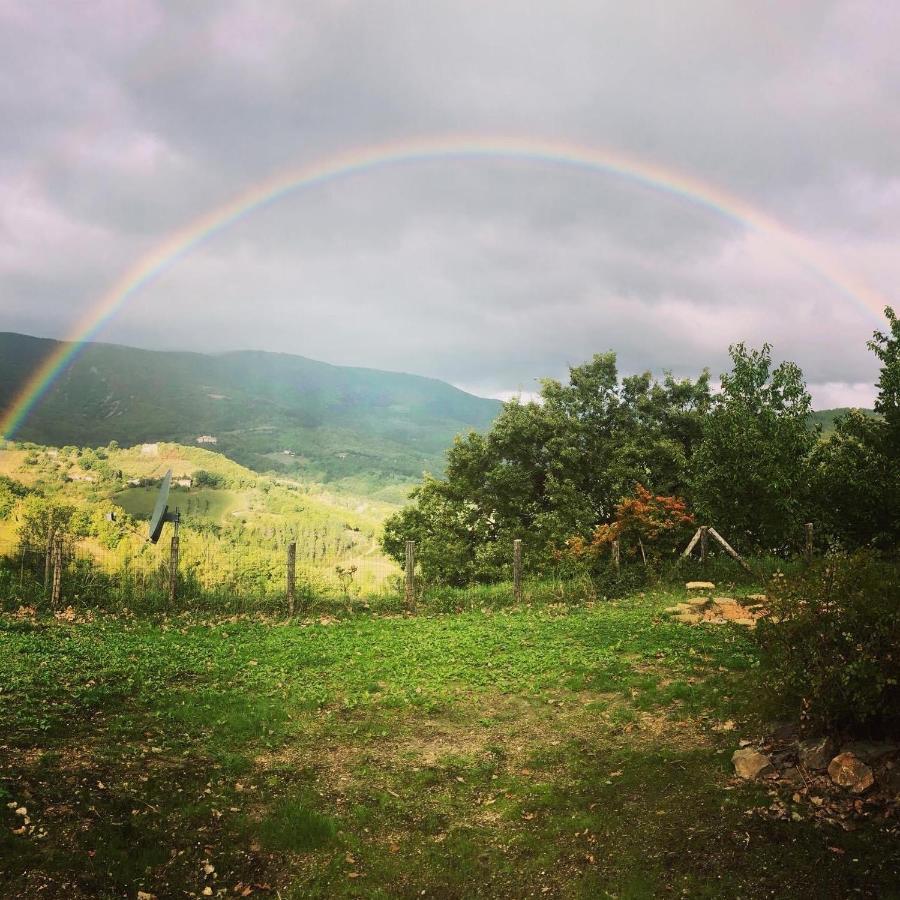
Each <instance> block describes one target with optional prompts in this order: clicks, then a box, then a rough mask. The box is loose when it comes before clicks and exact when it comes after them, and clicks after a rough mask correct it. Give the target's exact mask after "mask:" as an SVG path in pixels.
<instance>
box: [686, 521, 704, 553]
mask: <svg viewBox="0 0 900 900" xmlns="http://www.w3.org/2000/svg"><path fill="white" fill-rule="evenodd" d="M702 533H703V529H702V528H698V529H697V530H696V531H695V532H694V536H693V537H692V538H691V542H690V543H689V544H688V545H687V547H685V549H684V553H682V554H681V558H682V559H686V558H687V557H688V556H690V555H691V550H693V549H694V547H696V546H697V541H699V540H700V535H701V534H702Z"/></svg>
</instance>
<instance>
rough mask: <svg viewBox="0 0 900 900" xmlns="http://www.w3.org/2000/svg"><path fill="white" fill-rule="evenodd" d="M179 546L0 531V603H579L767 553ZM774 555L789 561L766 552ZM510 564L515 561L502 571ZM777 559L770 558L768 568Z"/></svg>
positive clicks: (428, 606)
mask: <svg viewBox="0 0 900 900" xmlns="http://www.w3.org/2000/svg"><path fill="white" fill-rule="evenodd" d="M183 535H184V538H185V539H184V540H181V541H179V542H178V543H177V544H176V545H175V546H176V548H177V552H176V553H175V554H174V556H173V545H172V544H171V543H170V542H169V541H164V542H161V543H160V544H158V545H153V544H148V543H145V542H141V543H139V544H138V543H132V544H128V543H123V544H122V545H120V546H117V547H116V548H115V549H110V548H107V547H104V546H102V545H101V544H99V542H97V541H96V540H92V539H80V540H75V539H72V538H69V539H66V540H63V541H60V542H59V547H58V550H56V549H55V548H56V545H55V543H54V541H48V542H47V545H46V546H40V547H39V546H29V545H28V544H27V543H24V542H21V541H15V540H6V541H4V540H2V539H0V609H5V610H6V611H12V612H15V611H16V610H18V609H20V608H21V607H24V608H25V609H26V610H32V609H33V610H34V611H36V612H50V611H52V612H56V613H59V612H60V611H65V610H67V609H68V608H69V607H72V608H73V609H74V610H76V611H77V610H97V611H108V612H123V611H130V612H134V613H138V614H175V613H184V612H187V613H190V612H196V613H203V614H211V615H229V614H241V613H265V614H271V615H276V616H285V615H300V616H303V615H313V616H315V615H329V614H346V613H355V612H360V613H362V612H367V611H376V612H381V613H403V612H413V611H416V610H428V611H430V612H459V611H464V610H466V609H473V608H479V607H480V608H492V609H498V608H503V607H507V606H510V605H514V604H517V603H541V604H548V603H565V604H572V603H582V602H592V601H596V600H604V599H607V598H611V597H616V596H623V595H625V594H628V593H629V592H632V591H637V590H641V589H643V588H645V587H648V586H650V585H652V584H654V583H659V582H660V581H671V580H672V579H674V578H677V579H684V578H691V577H713V578H715V579H716V580H718V579H719V578H720V577H721V578H723V580H724V579H727V580H737V579H738V578H742V577H759V576H760V575H762V574H763V572H762V570H761V568H760V566H761V565H765V563H764V561H761V560H757V561H754V568H755V570H756V571H755V573H754V574H753V575H752V576H751V575H747V574H746V573H744V572H743V570H741V569H739V568H738V567H737V566H736V565H735V563H734V561H733V560H732V559H730V558H728V557H726V556H725V555H722V554H719V555H716V554H714V553H712V552H711V553H710V554H709V558H708V559H706V560H704V561H701V560H699V559H684V560H681V559H680V560H670V561H668V562H666V563H664V564H663V565H658V566H653V565H651V566H648V565H647V564H646V562H645V563H644V564H641V563H640V562H638V561H632V562H628V563H626V561H625V560H624V557H623V559H622V562H621V565H620V561H619V558H618V554H614V555H612V556H610V558H609V559H608V561H606V562H604V563H603V564H601V565H599V566H597V565H595V566H594V567H593V568H592V569H591V570H590V571H573V570H572V568H571V567H568V568H566V567H564V566H560V567H550V568H546V567H545V568H542V570H541V571H540V572H539V573H532V572H529V571H523V569H522V546H521V542H518V541H516V542H512V544H511V546H510V547H509V548H508V549H509V554H508V556H509V564H508V567H505V566H503V567H501V568H500V570H498V571H497V572H496V573H495V577H494V578H493V579H492V580H491V583H478V584H469V585H465V586H461V587H450V586H448V585H446V584H440V583H429V582H428V581H426V579H425V578H423V577H422V573H421V570H420V568H419V566H418V565H417V562H416V557H415V542H409V546H408V551H409V552H411V554H412V556H411V557H410V558H408V559H407V567H406V568H405V569H403V568H401V567H400V566H399V565H397V564H396V563H395V562H393V561H392V560H390V559H387V558H386V557H384V556H382V555H380V554H377V553H375V552H368V553H367V552H359V553H356V554H355V555H350V556H344V557H329V556H327V555H326V556H322V555H321V554H317V553H313V552H310V548H308V547H301V546H298V545H297V544H296V543H294V544H293V551H292V550H291V546H292V544H291V543H283V542H275V543H273V544H271V545H266V544H247V545H240V546H236V545H232V544H226V543H224V542H222V541H215V540H213V539H210V540H201V539H198V538H197V536H196V535H191V534H190V533H187V532H183ZM769 563H770V564H771V566H775V565H782V564H783V561H781V562H779V561H776V560H772V561H769ZM507 568H508V571H507ZM773 571H774V569H773Z"/></svg>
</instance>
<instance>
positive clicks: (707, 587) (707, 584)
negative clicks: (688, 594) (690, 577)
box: [685, 581, 715, 591]
mask: <svg viewBox="0 0 900 900" xmlns="http://www.w3.org/2000/svg"><path fill="white" fill-rule="evenodd" d="M685 587H686V588H687V589H688V590H689V591H711V590H713V589H714V588H715V585H714V584H713V583H712V582H711V581H689V582H688V583H687V584H686V585H685Z"/></svg>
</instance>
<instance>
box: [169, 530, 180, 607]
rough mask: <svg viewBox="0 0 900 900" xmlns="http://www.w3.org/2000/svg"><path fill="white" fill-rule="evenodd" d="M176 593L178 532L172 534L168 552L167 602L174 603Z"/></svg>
mask: <svg viewBox="0 0 900 900" xmlns="http://www.w3.org/2000/svg"><path fill="white" fill-rule="evenodd" d="M177 595H178V532H177V531H176V532H175V534H173V535H172V549H171V551H170V552H169V603H174V602H175V598H176V597H177Z"/></svg>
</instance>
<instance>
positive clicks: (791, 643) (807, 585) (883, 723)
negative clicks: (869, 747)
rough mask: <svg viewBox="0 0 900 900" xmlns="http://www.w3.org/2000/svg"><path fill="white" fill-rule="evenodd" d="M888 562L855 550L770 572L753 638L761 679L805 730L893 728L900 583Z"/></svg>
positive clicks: (899, 676)
mask: <svg viewBox="0 0 900 900" xmlns="http://www.w3.org/2000/svg"><path fill="white" fill-rule="evenodd" d="M898 574H900V573H898V567H897V565H896V563H893V564H892V563H888V562H885V561H883V560H880V559H879V558H878V557H876V556H874V555H871V554H865V553H860V554H857V555H855V556H852V557H836V558H829V559H826V560H824V561H821V562H819V563H818V564H816V565H815V566H814V567H813V568H812V569H810V570H808V571H807V572H805V573H804V574H802V575H799V576H796V577H793V578H785V577H783V576H782V577H775V578H773V579H772V582H771V585H770V592H769V597H770V609H771V614H772V615H771V617H770V618H769V619H768V620H766V619H764V620H761V621H760V624H759V629H758V639H759V641H760V643H761V646H762V649H763V655H764V661H765V662H766V663H767V665H768V667H769V670H770V675H769V678H768V680H767V683H768V685H769V686H770V687H771V688H772V689H773V690H774V691H776V692H777V693H778V694H779V695H780V696H782V697H784V698H785V699H787V700H788V701H789V702H793V703H794V704H796V706H797V708H798V710H799V712H800V714H801V720H802V722H803V724H804V726H805V728H807V729H822V728H824V729H827V730H830V731H860V730H865V731H869V732H885V731H896V730H898V729H900V686H898V685H900V581H898Z"/></svg>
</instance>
